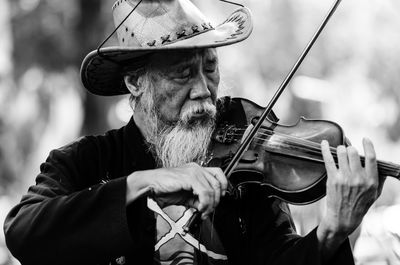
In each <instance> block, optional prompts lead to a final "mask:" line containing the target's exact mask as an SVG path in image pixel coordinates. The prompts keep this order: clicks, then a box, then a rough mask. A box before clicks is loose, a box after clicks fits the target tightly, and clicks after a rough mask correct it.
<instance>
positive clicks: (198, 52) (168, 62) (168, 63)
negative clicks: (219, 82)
mask: <svg viewBox="0 0 400 265" xmlns="http://www.w3.org/2000/svg"><path fill="white" fill-rule="evenodd" d="M198 62H203V63H204V62H205V63H215V64H217V63H218V55H217V50H216V49H215V48H208V49H190V50H178V51H163V52H159V53H155V54H153V55H151V57H150V63H151V65H152V67H155V68H159V69H160V70H161V69H170V68H176V67H179V66H181V65H188V64H196V63H198Z"/></svg>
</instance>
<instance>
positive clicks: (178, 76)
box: [174, 69, 190, 79]
mask: <svg viewBox="0 0 400 265" xmlns="http://www.w3.org/2000/svg"><path fill="white" fill-rule="evenodd" d="M189 77H190V69H186V70H183V71H181V72H178V73H176V75H175V77H174V78H175V79H187V78H189Z"/></svg>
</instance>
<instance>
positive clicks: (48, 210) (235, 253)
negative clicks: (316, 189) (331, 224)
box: [4, 119, 353, 265]
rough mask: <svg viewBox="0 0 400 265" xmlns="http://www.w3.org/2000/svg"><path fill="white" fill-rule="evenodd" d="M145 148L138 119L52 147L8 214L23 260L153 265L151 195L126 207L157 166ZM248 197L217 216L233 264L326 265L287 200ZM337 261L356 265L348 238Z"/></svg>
mask: <svg viewBox="0 0 400 265" xmlns="http://www.w3.org/2000/svg"><path fill="white" fill-rule="evenodd" d="M146 150H147V149H146V146H145V143H144V140H143V137H142V135H141V134H140V132H139V130H138V128H137V127H136V125H135V124H134V122H133V119H132V120H131V121H130V122H129V123H128V124H127V126H125V127H122V128H121V129H119V130H112V131H109V132H107V133H106V134H105V135H103V136H88V137H84V138H81V139H79V140H77V141H76V142H73V143H71V144H69V145H67V146H65V147H62V148H60V149H57V150H54V151H52V152H51V153H50V155H49V157H48V158H47V160H46V162H45V163H43V164H42V165H41V167H40V169H41V173H40V174H39V175H38V176H37V178H36V185H34V186H32V187H30V188H29V191H28V193H27V194H26V195H25V196H23V198H22V200H21V202H20V203H19V204H18V205H16V206H15V207H14V208H13V209H12V210H11V212H10V213H9V214H8V216H7V218H6V221H5V224H4V231H5V235H6V243H7V246H8V248H9V249H10V251H11V253H12V254H13V255H14V256H15V257H16V258H18V259H19V260H20V261H21V263H22V264H23V265H29V264H35V265H46V264H52V265H56V264H60V265H61V264H69V265H72V264H75V265H76V264H116V259H118V258H119V257H121V256H124V257H125V262H126V263H125V264H153V255H154V244H155V218H154V214H153V213H152V212H151V211H150V210H149V209H148V208H147V206H146V198H140V199H138V200H136V201H135V202H133V203H132V204H130V205H129V206H128V207H126V205H125V196H126V177H127V176H128V175H129V174H130V173H132V172H133V171H137V170H146V169H152V168H154V167H155V161H154V159H153V157H152V156H151V155H150V154H149V153H148V152H146ZM246 194H247V195H246ZM246 194H245V195H244V198H243V200H242V201H241V202H240V203H238V202H237V201H234V200H230V199H225V198H223V199H222V201H221V203H220V205H219V206H218V208H217V210H216V214H215V218H214V223H215V227H216V230H217V231H218V234H219V236H220V238H221V241H222V244H223V245H224V248H225V250H226V253H227V255H228V259H229V262H230V264H254V265H255V264H260V265H261V264H270V265H272V264H305V265H312V264H320V255H319V251H318V240H317V237H316V232H315V230H314V231H312V232H311V233H310V234H308V235H307V236H305V237H299V236H298V235H296V233H295V231H294V226H293V222H292V219H291V216H290V213H289V210H288V207H287V205H286V204H285V203H282V202H280V201H279V200H277V199H271V198H267V197H266V196H265V194H262V192H260V191H259V190H258V189H257V187H250V188H249V192H246ZM119 261H120V260H119ZM110 262H111V263H110ZM332 264H340V265H342V264H353V258H352V253H351V250H350V246H349V244H348V242H346V243H345V244H343V245H342V247H341V249H339V251H338V254H337V255H336V257H335V258H334V260H332Z"/></svg>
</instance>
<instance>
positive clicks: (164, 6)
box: [113, 0, 214, 47]
mask: <svg viewBox="0 0 400 265" xmlns="http://www.w3.org/2000/svg"><path fill="white" fill-rule="evenodd" d="M138 2H139V0H118V1H117V2H115V4H114V5H113V16H114V24H115V27H118V26H119V25H120V24H121V22H122V21H123V20H124V19H126V18H127V16H128V15H129V13H130V12H131V11H132V9H133V8H134V7H135V6H136V5H137V4H138ZM213 28H214V27H213V26H212V24H211V23H210V22H209V21H208V20H207V19H206V18H205V16H204V15H203V14H202V13H201V12H200V10H199V9H198V8H197V7H196V6H195V5H194V4H193V3H192V2H190V1H189V0H143V1H142V2H141V3H140V4H139V5H138V6H137V8H136V9H135V10H134V11H133V12H132V14H130V15H129V17H128V18H127V19H126V20H125V21H124V22H123V23H122V25H121V26H120V28H119V29H118V30H117V38H118V42H119V45H120V46H122V47H157V46H163V45H168V44H171V43H174V42H176V41H178V40H182V39H186V38H190V37H193V36H194V35H197V34H199V33H202V32H204V31H208V30H211V29H213Z"/></svg>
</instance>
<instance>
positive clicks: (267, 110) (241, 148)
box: [224, 0, 341, 196]
mask: <svg viewBox="0 0 400 265" xmlns="http://www.w3.org/2000/svg"><path fill="white" fill-rule="evenodd" d="M340 2H341V0H335V3H334V4H333V5H332V7H331V9H330V10H329V12H328V14H327V15H326V17H325V18H324V20H323V21H322V23H321V24H320V26H319V27H318V29H317V31H316V32H315V33H314V35H313V37H312V38H311V40H310V41H309V43H308V44H307V46H306V47H305V48H304V50H303V52H302V53H301V55H300V56H299V58H298V59H297V61H296V63H295V64H294V65H293V67H292V68H291V70H290V71H289V73H288V74H287V75H286V77H285V79H284V80H283V82H282V83H281V85H280V86H279V88H278V89H277V91H276V92H275V94H274V95H273V97H272V98H271V100H270V101H269V103H268V105H267V107H265V110H264V111H263V113H262V114H261V116H260V118H259V119H258V121H257V123H256V124H254V126H253V127H252V128H251V130H250V131H249V132H248V134H247V135H246V136H245V137H244V139H242V143H241V144H240V146H239V148H238V150H237V152H236V153H235V155H234V156H233V158H232V160H231V161H230V162H229V164H228V166H227V167H226V168H225V170H224V173H225V176H226V177H227V178H229V176H230V175H231V174H232V172H233V170H234V168H235V167H236V166H237V164H238V162H239V159H240V158H241V157H242V155H243V154H244V152H245V151H246V150H247V148H248V147H249V145H250V143H251V141H252V140H253V138H254V136H255V135H256V133H257V131H258V130H259V129H260V127H261V125H262V124H263V122H264V120H265V119H266V118H267V117H268V114H269V113H270V112H271V110H272V108H273V107H274V105H275V103H276V102H277V101H278V99H279V97H280V96H281V94H282V92H283V91H284V90H285V88H286V87H287V85H288V84H289V82H290V81H291V79H292V78H293V76H294V75H295V73H296V72H297V70H298V68H299V67H300V65H301V64H302V62H303V60H304V58H305V57H306V56H307V54H308V52H309V51H310V50H311V48H312V47H313V45H314V43H315V41H316V40H317V39H318V37H319V35H320V34H321V32H322V31H323V29H324V28H325V26H326V24H327V23H328V21H329V19H330V18H331V17H332V16H333V14H334V13H335V11H336V9H337V8H338V6H339V4H340ZM228 192H229V193H231V194H232V195H235V196H237V191H236V188H234V187H233V185H232V184H231V183H230V182H229V186H228Z"/></svg>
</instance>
